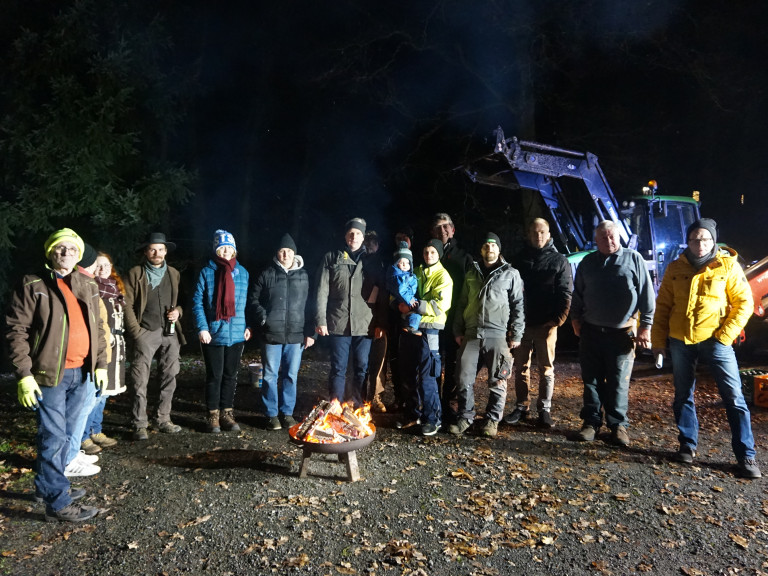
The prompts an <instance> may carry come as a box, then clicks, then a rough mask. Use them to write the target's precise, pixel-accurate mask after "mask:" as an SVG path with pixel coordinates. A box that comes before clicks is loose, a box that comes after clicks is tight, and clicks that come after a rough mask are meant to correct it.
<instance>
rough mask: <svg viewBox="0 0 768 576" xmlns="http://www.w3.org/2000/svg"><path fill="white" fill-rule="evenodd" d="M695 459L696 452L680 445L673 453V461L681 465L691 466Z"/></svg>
mask: <svg viewBox="0 0 768 576" xmlns="http://www.w3.org/2000/svg"><path fill="white" fill-rule="evenodd" d="M695 457H696V452H695V451H694V450H693V448H691V447H690V446H683V445H681V446H680V448H679V449H678V450H677V452H676V453H675V460H676V461H678V462H681V463H682V464H692V463H693V459H694V458H695Z"/></svg>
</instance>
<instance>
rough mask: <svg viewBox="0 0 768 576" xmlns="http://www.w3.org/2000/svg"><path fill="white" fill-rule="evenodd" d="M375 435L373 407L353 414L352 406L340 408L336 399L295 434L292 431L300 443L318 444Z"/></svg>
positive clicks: (318, 408)
mask: <svg viewBox="0 0 768 576" xmlns="http://www.w3.org/2000/svg"><path fill="white" fill-rule="evenodd" d="M373 433H374V426H373V422H372V419H371V405H370V403H366V404H365V405H364V406H363V407H362V408H358V409H357V410H354V409H353V405H351V404H348V403H346V402H345V403H344V404H341V403H340V402H339V401H338V400H336V399H334V400H333V401H331V402H328V401H325V400H324V401H323V402H321V403H320V404H318V405H317V406H315V407H314V408H313V409H312V411H311V412H310V413H309V416H307V417H306V418H305V419H304V420H303V421H302V422H301V424H298V425H297V427H296V429H295V433H294V429H291V434H292V435H293V436H294V438H296V439H297V440H301V441H302V442H313V443H316V444H328V443H336V442H348V441H350V440H359V439H360V438H365V437H366V436H370V435H371V434H373Z"/></svg>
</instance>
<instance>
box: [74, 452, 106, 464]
mask: <svg viewBox="0 0 768 576" xmlns="http://www.w3.org/2000/svg"><path fill="white" fill-rule="evenodd" d="M75 460H77V461H78V462H84V463H85V464H96V462H98V461H99V457H98V456H96V454H86V453H85V451H83V450H80V452H78V453H77V456H75V457H74V458H73V459H72V462H74V461H75ZM72 462H70V464H72Z"/></svg>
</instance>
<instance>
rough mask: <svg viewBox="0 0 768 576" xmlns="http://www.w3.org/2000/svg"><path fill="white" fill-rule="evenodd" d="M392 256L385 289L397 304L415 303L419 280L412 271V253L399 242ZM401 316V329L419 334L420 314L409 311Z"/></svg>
mask: <svg viewBox="0 0 768 576" xmlns="http://www.w3.org/2000/svg"><path fill="white" fill-rule="evenodd" d="M393 256H394V259H395V263H394V264H393V265H392V266H391V268H390V269H389V274H387V291H388V292H389V293H390V295H391V296H392V298H393V299H394V300H396V301H397V303H398V304H399V303H400V302H402V303H403V304H405V305H406V306H412V305H413V304H415V303H416V294H417V292H418V290H419V281H418V279H417V278H416V274H414V273H413V253H412V252H411V251H410V250H409V249H408V244H407V243H405V242H400V246H399V247H398V249H397V251H395V253H394V255H393ZM401 317H402V318H403V321H404V323H405V324H406V326H405V327H404V328H403V330H406V331H407V332H410V333H412V334H416V335H421V333H420V332H419V324H420V323H421V314H417V313H416V312H409V313H408V314H403V315H402V316H401Z"/></svg>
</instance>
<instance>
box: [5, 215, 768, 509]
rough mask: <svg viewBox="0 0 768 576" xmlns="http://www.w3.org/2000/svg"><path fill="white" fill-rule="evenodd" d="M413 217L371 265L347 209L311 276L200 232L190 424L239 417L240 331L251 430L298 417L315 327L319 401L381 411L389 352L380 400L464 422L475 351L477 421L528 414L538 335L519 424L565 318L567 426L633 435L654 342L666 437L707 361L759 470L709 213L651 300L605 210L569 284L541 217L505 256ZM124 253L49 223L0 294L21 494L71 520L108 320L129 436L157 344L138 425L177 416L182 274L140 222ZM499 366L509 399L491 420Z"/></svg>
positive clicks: (686, 432) (101, 391) (731, 272)
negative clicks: (259, 415)
mask: <svg viewBox="0 0 768 576" xmlns="http://www.w3.org/2000/svg"><path fill="white" fill-rule="evenodd" d="M430 231H431V238H430V239H429V240H428V241H427V242H426V243H425V244H424V246H423V248H422V251H421V256H422V261H423V262H422V263H421V264H419V265H418V266H416V264H415V259H414V257H413V252H412V251H411V248H412V246H411V243H412V232H411V231H410V230H409V229H403V230H400V231H398V233H397V234H396V236H395V240H396V242H397V244H396V250H395V252H394V254H393V258H392V264H391V265H385V264H384V263H383V261H382V260H381V258H380V257H379V256H377V255H376V254H375V251H374V250H370V251H369V250H367V249H366V247H365V241H366V222H365V220H363V219H362V218H352V219H351V220H349V221H347V223H346V224H345V227H344V235H343V239H344V244H343V245H342V246H341V247H340V248H339V249H337V250H332V251H330V252H328V253H327V254H325V256H324V257H323V259H322V261H321V263H320V266H319V268H318V270H317V274H316V279H315V284H314V290H312V287H311V286H310V279H309V275H308V273H307V270H306V269H305V266H304V261H303V259H302V257H301V256H300V255H299V254H297V248H296V244H295V242H294V240H293V238H292V237H291V236H290V235H288V234H285V235H284V236H283V237H282V238H281V239H280V241H279V243H278V244H279V245H278V246H277V247H276V250H275V252H274V258H273V260H272V263H271V264H270V265H269V266H267V268H265V269H264V270H263V271H262V272H261V274H260V275H259V276H258V278H257V279H256V281H255V282H254V283H253V284H252V285H251V283H250V279H249V274H248V272H247V270H246V269H245V268H244V267H243V266H242V265H241V264H239V263H238V262H237V247H236V243H235V239H234V237H233V236H232V234H230V233H229V232H227V231H225V230H217V231H216V233H215V235H214V240H213V246H212V248H213V250H212V251H213V255H212V257H211V259H210V260H209V262H208V263H207V264H206V265H205V266H204V267H203V268H202V270H201V272H200V275H199V279H198V282H197V285H196V289H195V292H194V297H193V316H194V324H195V330H196V332H197V336H198V339H199V342H200V345H201V349H202V354H203V358H204V360H205V366H206V383H205V402H206V407H207V418H206V428H207V430H208V431H209V432H211V433H220V432H221V431H222V430H231V431H237V430H239V429H240V427H239V425H238V424H237V422H236V420H235V417H234V413H233V406H234V396H235V389H236V383H237V374H238V370H239V367H240V359H241V356H242V352H243V348H244V344H245V342H246V341H248V340H249V339H250V338H251V336H252V335H253V334H254V333H255V331H256V330H258V331H259V332H260V334H261V336H262V341H263V346H262V361H263V362H264V385H263V387H262V401H263V408H264V411H265V414H266V416H267V427H268V429H271V430H279V429H281V428H282V427H283V426H286V427H290V426H293V425H295V424H296V421H295V420H294V415H293V412H294V409H295V404H296V386H297V378H298V371H299V365H300V363H301V357H302V352H303V350H304V349H306V348H308V347H310V346H312V345H313V344H314V342H315V338H317V337H318V336H322V337H328V342H329V348H330V371H329V376H328V395H329V397H330V398H338V399H339V400H342V401H346V402H350V403H352V404H353V405H355V406H356V407H359V406H362V405H363V404H364V403H365V402H367V401H370V402H371V403H372V405H373V407H374V410H375V411H379V412H383V411H387V410H388V408H387V407H386V406H385V405H384V403H383V401H382V392H383V387H384V382H385V381H386V378H385V376H382V372H383V373H384V375H385V374H386V372H385V366H386V362H385V360H384V358H385V357H386V356H389V359H390V366H391V370H392V382H393V385H394V397H395V404H394V405H390V406H389V409H390V410H396V411H399V412H401V417H400V420H399V421H398V427H400V428H403V429H409V428H413V429H418V430H419V431H420V433H421V434H422V435H424V436H432V435H434V434H436V433H437V432H438V430H439V429H441V427H444V426H445V427H447V431H448V432H450V433H452V434H455V435H462V434H464V433H465V432H467V431H468V430H469V429H470V428H471V427H472V426H473V425H474V423H475V415H476V407H475V399H474V386H475V380H476V377H477V374H478V372H479V369H480V368H481V367H482V366H485V368H486V369H487V373H488V380H487V381H488V391H489V399H488V405H487V406H486V409H485V418H484V422H483V425H482V428H481V430H480V433H481V434H483V435H485V436H489V437H493V436H496V434H497V432H498V425H499V422H500V421H502V419H504V421H505V422H506V423H508V424H517V423H519V422H521V421H523V420H526V419H527V418H528V416H529V401H528V399H529V384H530V368H531V363H532V352H533V351H534V350H535V352H536V361H537V364H538V369H539V390H538V398H537V402H536V411H537V418H536V423H537V424H538V425H539V426H542V427H545V428H549V427H552V426H553V419H552V416H551V407H552V397H553V390H554V387H555V380H554V368H553V366H554V355H555V344H556V341H557V330H558V327H559V326H561V325H562V324H563V323H564V322H565V320H566V318H567V317H568V316H569V315H570V318H571V322H572V325H573V328H574V332H575V334H576V335H577V336H579V337H580V345H579V351H580V363H581V369H582V379H583V382H584V396H583V399H584V402H583V408H582V410H581V414H580V415H581V418H582V420H583V425H582V427H581V429H580V430H579V431H578V432H577V433H576V434H575V439H577V440H580V441H584V442H589V441H593V440H594V439H595V438H596V437H597V435H598V432H599V430H600V428H601V427H602V425H603V423H605V424H606V425H607V426H608V428H609V429H610V431H611V433H610V437H609V440H610V441H611V442H613V443H615V444H617V445H620V446H628V445H629V444H630V438H629V434H628V432H627V428H628V425H629V419H628V416H627V412H628V398H629V395H628V391H629V381H630V375H631V371H632V365H633V360H634V355H635V349H636V348H638V347H641V348H650V347H651V343H652V345H653V350H654V353H657V354H660V355H666V353H667V352H666V351H667V349H668V350H669V354H670V355H671V358H672V361H673V373H674V386H675V400H674V406H673V407H674V416H675V420H676V423H677V426H678V430H679V441H680V446H679V449H678V451H677V452H676V454H675V458H676V459H677V460H678V461H680V462H683V463H690V462H692V461H693V459H694V457H695V454H696V452H695V451H696V448H697V444H698V421H697V419H696V409H695V403H694V396H693V392H694V388H695V382H696V378H695V369H696V366H697V363H698V361H700V360H701V361H707V362H708V363H709V364H710V366H711V367H712V372H713V375H714V378H715V381H716V382H717V385H718V390H719V392H720V395H721V396H722V398H723V401H724V403H725V408H726V413H727V416H728V422H729V424H730V428H731V433H732V446H733V451H734V453H735V455H736V459H737V470H738V472H739V474H740V475H742V476H743V477H746V478H759V477H760V475H761V474H760V470H759V467H758V466H757V462H756V460H755V446H754V438H753V436H752V430H751V423H750V415H749V409H748V408H747V406H746V403H745V401H744V397H743V395H742V393H741V384H740V379H739V375H738V366H737V364H736V360H735V356H734V352H733V348H732V347H731V343H732V341H733V340H734V338H735V337H736V336H737V335H738V333H739V332H740V331H741V329H742V328H743V326H744V325H745V324H746V321H747V320H748V319H749V316H750V314H751V310H752V296H751V292H750V290H749V286H748V284H747V281H746V278H745V277H744V272H743V270H742V269H741V267H740V266H739V264H738V262H737V261H736V254H735V252H733V251H732V250H730V249H727V248H720V247H718V245H717V243H716V238H717V231H716V224H715V223H714V221H712V220H709V219H701V220H698V221H696V222H694V223H693V224H691V226H690V227H689V228H688V230H687V247H686V249H685V251H684V252H682V254H681V255H680V256H679V257H678V259H677V260H676V261H675V262H673V263H672V264H670V266H669V268H668V270H667V273H666V275H665V277H664V279H663V282H662V284H661V288H660V291H659V296H658V299H656V298H655V295H654V292H653V285H652V283H651V279H650V276H649V273H648V270H647V268H646V264H645V262H644V261H643V259H642V257H641V256H640V255H639V254H638V253H637V252H635V251H634V250H631V249H629V248H625V247H622V246H621V244H620V241H619V231H618V228H617V225H616V224H615V223H613V222H610V221H605V222H601V223H600V224H599V225H598V226H597V228H596V232H595V243H596V246H597V250H596V251H595V252H593V253H590V254H588V255H587V256H585V257H584V259H583V260H582V261H581V263H580V265H579V268H578V271H577V273H576V276H575V278H574V279H573V281H572V277H571V267H570V264H569V263H568V261H567V259H566V258H565V256H563V255H562V254H559V253H558V252H557V250H556V249H555V247H554V245H553V242H552V239H551V237H550V233H549V225H548V223H547V221H546V220H543V219H536V220H534V221H533V222H532V223H531V224H530V225H529V227H528V230H527V244H526V246H525V247H524V249H523V250H521V251H519V253H518V255H517V256H516V258H515V259H514V260H513V261H512V262H507V261H506V260H505V259H504V257H503V256H502V253H501V250H502V245H501V239H500V238H499V236H498V235H496V234H495V233H493V232H488V233H486V234H485V235H484V236H483V241H482V244H481V246H480V256H481V257H480V258H479V259H478V260H477V261H475V260H474V259H473V258H471V257H470V256H469V255H468V253H467V252H465V251H464V250H462V249H461V248H460V247H459V245H458V244H457V241H456V239H455V225H454V224H453V221H452V220H451V218H450V216H448V215H447V214H445V213H438V214H436V215H435V216H434V218H433V221H432V225H431V228H430ZM369 239H370V236H369ZM138 249H139V251H141V252H143V255H144V259H143V262H142V263H141V264H140V265H138V266H135V267H134V268H132V269H131V270H130V271H129V272H128V274H127V275H126V278H125V281H123V280H122V279H121V278H120V276H119V275H118V274H117V273H116V272H115V270H114V268H113V266H112V260H111V258H110V257H109V255H107V254H105V253H97V252H96V251H95V250H94V249H93V248H92V247H90V246H88V245H87V244H86V243H85V242H84V241H83V239H82V238H81V237H80V236H79V235H78V234H77V233H76V232H74V231H73V230H71V229H68V228H64V229H62V230H58V231H56V232H54V233H53V234H51V236H50V237H49V238H48V239H47V240H46V242H45V245H44V253H45V256H46V258H47V261H48V262H47V264H46V266H45V268H44V271H43V272H40V273H38V274H31V275H27V276H25V277H24V278H23V279H22V281H21V283H20V285H19V287H18V288H17V289H16V291H15V292H14V294H13V296H12V300H11V303H10V305H9V307H8V312H7V316H6V324H7V327H8V328H7V334H6V336H7V339H8V341H9V348H10V355H11V359H12V361H13V364H14V367H15V369H16V374H17V376H18V378H19V381H18V398H19V402H20V403H21V404H22V405H23V406H25V407H27V408H32V409H35V410H36V411H37V420H38V435H37V453H38V457H37V470H36V472H37V474H36V478H35V489H36V495H37V497H38V498H39V499H40V500H41V501H42V502H44V503H45V505H46V519H49V520H52V521H56V520H60V521H69V522H80V521H84V520H88V519H90V518H92V517H93V516H94V515H96V514H97V509H96V508H93V507H90V506H83V505H79V504H78V503H77V501H78V500H79V499H81V498H82V497H83V496H84V495H85V490H84V489H82V488H75V487H72V486H71V485H70V484H69V480H68V478H69V477H71V476H84V475H89V474H94V473H96V472H98V471H99V468H98V466H96V465H95V461H96V460H97V459H98V456H97V455H96V453H98V452H99V451H101V449H102V448H103V447H109V446H114V445H115V444H116V443H117V440H116V439H114V438H110V437H108V436H107V435H105V434H104V433H103V431H102V430H101V418H102V414H103V410H104V406H105V402H106V398H107V397H108V396H109V395H114V394H118V393H120V392H122V391H124V390H125V389H126V378H125V371H126V340H125V336H128V340H129V342H130V343H131V344H132V349H133V355H132V359H131V363H130V378H129V381H130V382H131V388H132V390H133V394H134V401H133V410H132V422H133V428H134V432H133V438H134V440H137V441H144V440H147V439H148V437H149V432H148V428H149V427H150V421H149V418H148V415H147V384H148V381H149V376H150V367H151V363H152V361H153V359H154V358H155V357H157V372H158V380H159V382H160V397H159V402H158V408H157V414H156V418H155V419H154V421H153V422H152V426H153V427H156V428H157V430H158V431H160V432H163V433H170V434H173V433H177V432H179V431H180V430H181V427H180V426H179V425H177V424H175V423H173V422H172V420H171V407H172V400H173V394H174V391H175V388H176V376H177V374H178V372H179V350H180V347H181V345H183V344H184V342H185V340H184V334H183V331H182V329H181V325H180V323H181V318H182V315H183V308H182V306H181V295H180V289H181V288H180V274H179V271H178V270H176V269H175V268H173V267H171V266H169V265H168V264H167V263H166V255H167V254H168V253H169V252H171V251H173V250H174V249H175V244H174V243H173V242H169V241H168V240H167V239H166V237H165V235H164V234H162V233H152V234H150V235H149V237H148V238H147V241H146V242H144V243H143V244H142V245H141V246H139V248H138ZM654 311H655V312H656V316H655V318H654ZM372 342H376V343H377V345H376V346H374V347H373V349H372V346H371V344H372ZM382 344H383V345H382ZM350 361H351V364H352V376H351V378H350V379H349V380H348V379H347V377H346V375H347V368H348V365H349V364H350ZM513 370H514V375H515V376H514V378H515V407H514V409H513V410H512V412H511V413H509V414H508V415H507V416H506V418H503V416H504V409H505V405H506V395H507V381H508V379H509V378H510V377H511V375H512V373H513Z"/></svg>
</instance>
